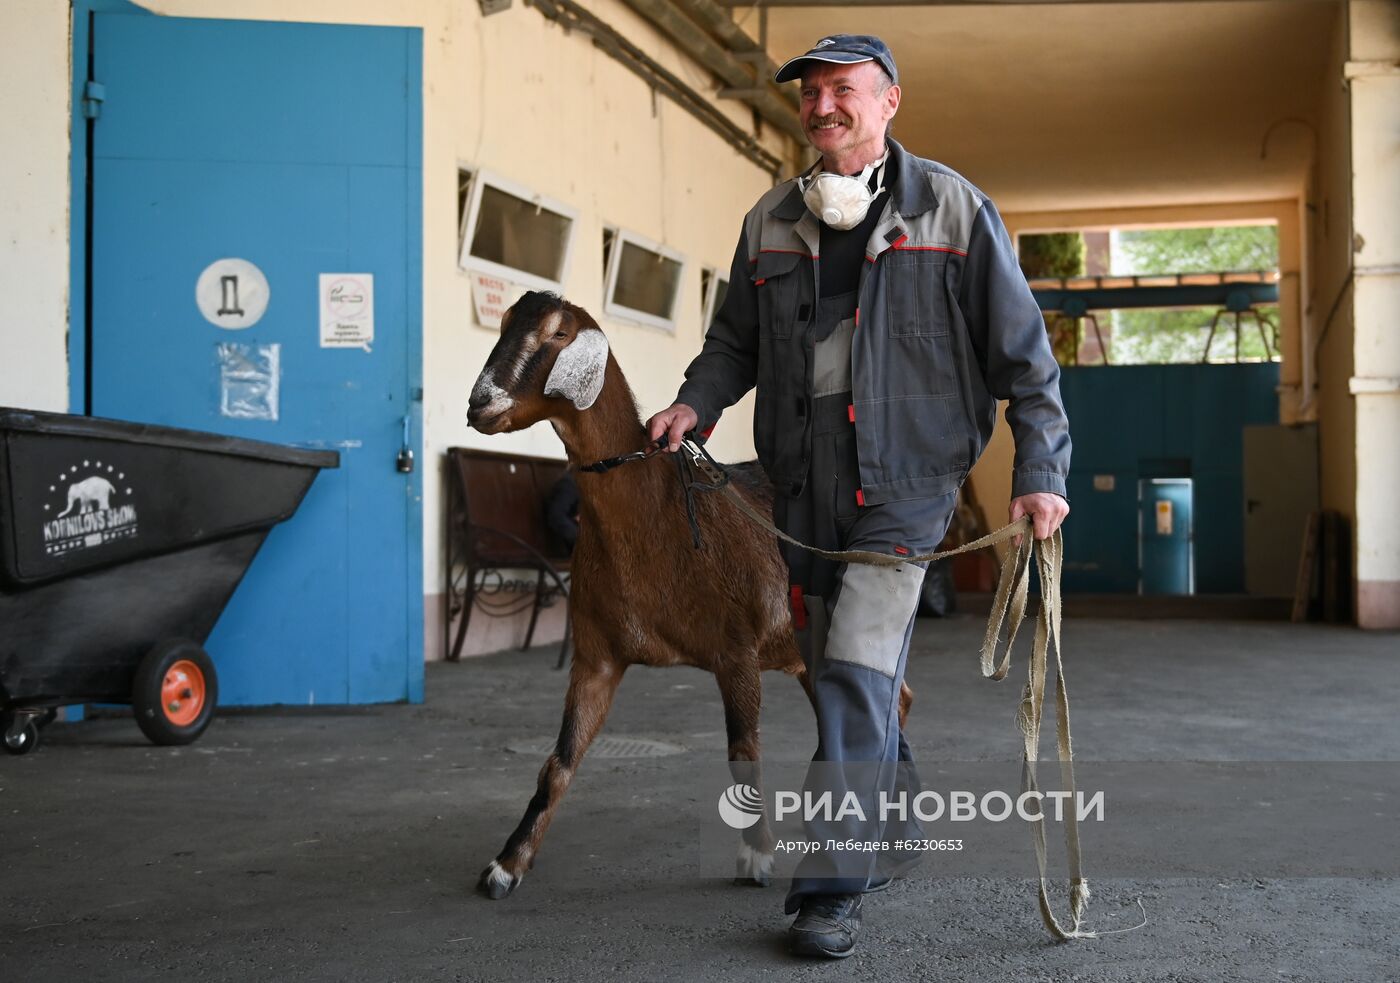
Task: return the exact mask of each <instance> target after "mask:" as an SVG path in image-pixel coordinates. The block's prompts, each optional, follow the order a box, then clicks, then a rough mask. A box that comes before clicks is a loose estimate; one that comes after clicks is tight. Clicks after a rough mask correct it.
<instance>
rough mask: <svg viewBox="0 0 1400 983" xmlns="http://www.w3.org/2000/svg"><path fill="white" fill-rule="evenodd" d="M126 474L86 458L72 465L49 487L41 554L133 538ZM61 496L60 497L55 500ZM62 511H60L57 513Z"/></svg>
mask: <svg viewBox="0 0 1400 983" xmlns="http://www.w3.org/2000/svg"><path fill="white" fill-rule="evenodd" d="M132 492H133V489H132V488H131V487H130V486H129V485H128V483H127V476H126V472H125V471H122V470H120V469H119V468H118V467H117V465H115V464H107V463H104V462H102V461H96V460H92V459H88V460H86V461H83V462H82V464H73V465H72V466H71V467H69V468H68V469H67V470H66V471H64V472H62V473H60V474H59V476H58V478H57V480H56V481H54V483H53V484H51V485H49V495H50V496H52V497H51V498H50V499H49V500H48V501H46V502H45V503H44V511H45V512H46V513H48V514H47V515H46V516H45V521H44V552H45V553H47V554H48V555H49V556H61V555H63V554H66V553H71V552H73V551H74V550H82V549H87V548H89V547H93V546H101V545H102V544H104V543H110V542H112V541H114V540H119V539H134V538H135V537H136V505H135V504H134V502H133V500H132V499H133V496H132ZM59 496H61V497H59ZM60 509H62V511H59V510H60Z"/></svg>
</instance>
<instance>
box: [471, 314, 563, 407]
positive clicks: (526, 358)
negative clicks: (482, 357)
mask: <svg viewBox="0 0 1400 983" xmlns="http://www.w3.org/2000/svg"><path fill="white" fill-rule="evenodd" d="M562 316H563V315H562V314H561V313H559V312H555V313H554V314H551V315H550V316H549V317H548V318H546V319H545V320H546V325H545V326H543V327H548V328H549V330H551V331H552V330H555V329H556V328H557V325H558V323H559V320H560V318H561V317H562ZM511 321H512V318H511V317H510V316H509V312H507V317H506V319H505V321H504V322H503V323H502V326H501V330H502V331H503V332H505V333H504V334H502V336H501V340H500V341H498V342H497V343H496V347H495V348H493V349H492V350H491V356H490V358H488V359H487V361H486V367H485V368H483V369H482V370H481V374H480V375H479V376H477V378H476V384H475V385H474V386H472V393H471V402H470V408H469V411H468V413H467V420H468V422H469V423H471V425H472V426H474V427H476V428H477V429H478V430H480V431H482V432H483V433H498V432H500V431H502V430H505V429H507V428H508V427H509V426H510V422H511V421H510V412H511V411H512V410H514V409H515V408H516V406H517V404H518V403H519V401H520V397H521V396H522V395H528V394H521V393H520V392H519V388H520V385H521V383H522V381H523V380H522V379H521V375H522V374H523V372H524V370H525V366H526V365H528V364H529V362H530V359H531V357H532V356H533V355H534V354H535V353H536V352H537V351H539V348H540V337H541V334H542V330H543V328H542V330H536V331H519V332H512V331H510V330H509V327H510V324H511Z"/></svg>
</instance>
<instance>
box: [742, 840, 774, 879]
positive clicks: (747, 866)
mask: <svg viewBox="0 0 1400 983" xmlns="http://www.w3.org/2000/svg"><path fill="white" fill-rule="evenodd" d="M734 867H735V872H734V883H735V884H737V885H739V886H741V887H767V886H768V885H769V884H771V883H773V854H771V853H765V852H763V851H761V850H755V849H754V848H753V847H751V846H749V845H748V844H747V843H742V842H741V843H740V844H739V858H738V860H737V862H736V863H735V865H734Z"/></svg>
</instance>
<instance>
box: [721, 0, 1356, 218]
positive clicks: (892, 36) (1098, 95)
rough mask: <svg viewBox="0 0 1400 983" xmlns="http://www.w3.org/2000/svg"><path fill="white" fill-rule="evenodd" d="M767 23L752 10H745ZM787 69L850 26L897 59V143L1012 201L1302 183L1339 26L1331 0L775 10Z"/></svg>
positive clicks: (1188, 197) (1045, 203) (780, 55)
mask: <svg viewBox="0 0 1400 983" xmlns="http://www.w3.org/2000/svg"><path fill="white" fill-rule="evenodd" d="M734 15H735V17H736V19H739V20H740V21H741V22H743V23H744V24H745V26H746V27H747V28H748V29H749V30H750V31H751V32H754V33H756V16H757V15H756V14H755V13H754V12H753V9H752V8H749V9H748V10H744V9H736V10H735V11H734ZM768 16H769V27H768V30H769V50H770V52H771V53H772V55H773V58H774V60H775V61H778V62H781V61H782V60H784V59H785V58H788V57H791V56H792V55H793V54H795V53H798V52H801V51H805V50H806V49H807V48H808V47H809V46H810V45H811V44H812V43H813V42H814V41H816V40H817V39H818V38H821V37H823V36H825V35H827V34H833V33H838V32H847V33H862V34H865V33H873V34H879V35H880V36H882V37H883V38H885V40H886V41H888V42H889V43H890V46H891V48H892V49H893V51H894V55H895V59H896V62H897V63H898V65H899V71H900V76H901V77H900V83H901V88H902V90H903V103H902V105H901V106H900V110H899V115H898V118H897V119H896V121H895V137H896V138H897V139H899V140H900V141H901V142H902V143H903V144H904V145H905V146H906V147H907V148H909V149H910V150H912V151H914V152H915V153H918V154H920V155H922V156H926V157H932V158H934V159H936V160H939V161H942V162H943V163H945V164H947V165H948V166H950V167H952V168H954V169H956V170H958V171H959V172H961V173H962V174H963V175H964V176H965V177H967V178H968V179H969V180H970V181H972V182H973V183H975V184H977V185H978V186H979V187H981V188H982V189H983V190H984V191H986V192H987V193H988V194H990V195H992V196H993V198H994V199H995V200H996V201H997V203H998V206H999V207H1000V208H1001V210H1002V211H1039V210H1057V209H1070V208H1094V207H1118V206H1144V205H1177V204H1198V203H1215V202H1227V201H1261V200H1268V199H1277V198H1290V197H1294V196H1295V195H1297V194H1298V191H1299V188H1300V187H1301V184H1302V182H1303V180H1304V175H1305V173H1306V167H1307V163H1308V160H1309V159H1310V155H1311V154H1312V146H1313V144H1312V140H1313V137H1312V135H1311V133H1310V132H1309V130H1308V128H1307V127H1306V126H1303V125H1300V124H1298V123H1286V124H1284V125H1282V126H1280V127H1278V128H1277V130H1276V131H1275V133H1274V134H1273V136H1272V137H1271V138H1270V140H1269V150H1268V156H1267V158H1266V159H1261V158H1260V146H1261V142H1262V140H1263V137H1264V134H1265V132H1266V130H1268V129H1269V127H1270V124H1272V123H1274V122H1275V121H1278V120H1283V119H1286V118H1288V117H1302V118H1304V119H1307V120H1313V119H1314V117H1315V115H1316V109H1317V106H1318V103H1319V100H1320V98H1321V95H1322V91H1323V90H1322V86H1323V84H1324V80H1323V78H1322V74H1323V71H1324V67H1325V63H1326V60H1327V56H1328V53H1329V51H1330V49H1331V45H1330V39H1331V37H1332V34H1333V31H1334V29H1335V25H1336V23H1337V5H1336V4H1335V3H1331V2H1320V0H1318V2H1308V0H1299V2H1292V3H1266V2H1250V0H1244V2H1209V3H1202V2H1176V3H1172V2H1162V3H1081V4H1046V3H1038V4H1030V5H1018V6H1011V5H1002V4H995V5H976V6H941V5H939V6H919V7H910V6H904V7H872V6H850V7H802V8H793V7H779V8H772V9H771V10H770V11H769V14H768Z"/></svg>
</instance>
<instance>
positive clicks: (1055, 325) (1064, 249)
mask: <svg viewBox="0 0 1400 983" xmlns="http://www.w3.org/2000/svg"><path fill="white" fill-rule="evenodd" d="M1017 248H1018V249H1019V251H1020V258H1021V272H1023V273H1024V274H1025V275H1026V277H1027V279H1032V280H1033V279H1035V278H1037V277H1051V276H1054V277H1061V276H1083V275H1084V237H1083V236H1082V235H1080V234H1079V233H1078V232H1049V233H1044V234H1040V235H1023V236H1019V237H1018V239H1017ZM1045 330H1046V332H1047V333H1048V334H1049V335H1050V348H1051V350H1052V351H1053V352H1054V353H1055V360H1056V361H1057V362H1059V363H1060V364H1061V365H1072V364H1074V353H1075V350H1076V349H1077V348H1078V347H1079V338H1078V336H1077V332H1076V331H1075V324H1074V322H1073V321H1071V320H1069V319H1068V318H1064V317H1060V316H1058V315H1053V314H1051V315H1046V317H1045Z"/></svg>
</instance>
